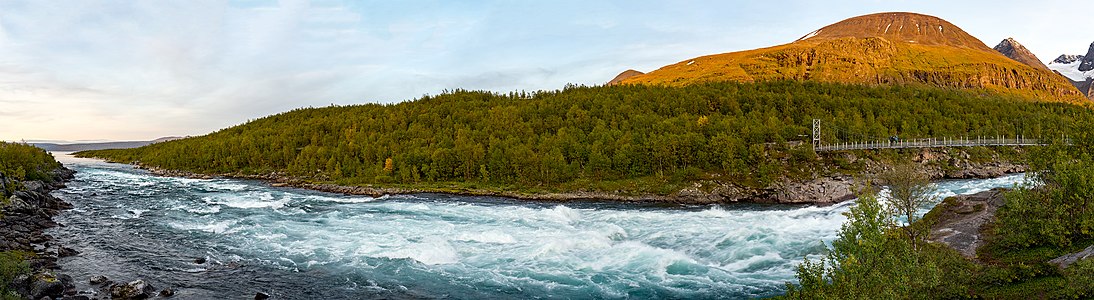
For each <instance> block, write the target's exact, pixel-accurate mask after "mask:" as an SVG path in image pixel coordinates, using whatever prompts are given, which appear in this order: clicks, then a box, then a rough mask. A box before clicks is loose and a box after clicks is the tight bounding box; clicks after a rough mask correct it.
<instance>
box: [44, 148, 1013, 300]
mask: <svg viewBox="0 0 1094 300" xmlns="http://www.w3.org/2000/svg"><path fill="white" fill-rule="evenodd" d="M57 156H58V159H59V160H61V161H62V162H63V163H65V164H66V166H68V167H69V168H72V169H74V170H76V171H77V172H78V173H76V179H75V180H73V181H72V182H70V183H68V188H65V189H62V190H59V191H56V192H54V195H56V196H58V197H60V198H62V199H64V200H66V201H68V202H70V203H72V204H73V205H74V206H75V208H74V209H72V210H68V211H66V212H64V213H62V214H61V215H60V216H58V217H57V218H56V220H57V221H58V223H61V224H63V225H64V227H58V228H55V229H53V230H52V231H51V234H52V235H53V236H55V237H56V239H57V240H58V241H59V242H61V243H62V244H64V245H66V246H68V247H71V248H74V249H76V250H78V251H80V252H81V254H80V255H78V256H74V257H67V258H63V259H61V260H60V261H59V264H60V265H61V267H62V268H63V271H64V272H65V273H67V274H69V275H72V276H73V277H74V278H76V281H77V282H78V283H81V286H80V288H81V289H85V290H86V289H91V287H89V286H88V285H87V280H88V278H90V277H91V276H93V275H106V276H107V277H109V278H111V279H113V280H115V281H128V280H132V279H135V278H143V279H145V280H146V281H148V282H151V283H152V284H153V285H155V286H156V287H160V288H163V287H172V288H174V289H176V292H177V296H176V298H178V299H239V298H249V297H253V296H254V295H255V293H256V292H263V293H267V294H270V295H272V296H273V297H274V298H275V299H318V298H322V299H361V298H386V299H436V298H446V299H535V298H542V299H581V298H608V299H621V298H640V299H645V298H688V299H707V298H730V299H733V298H754V297H765V296H773V295H778V294H780V293H782V291H783V289H784V287H785V283H786V282H789V281H793V280H794V273H795V267H796V265H797V264H798V263H800V262H801V261H802V259H803V258H805V257H813V258H818V257H821V256H822V255H823V253H824V247H825V243H827V242H830V241H832V240H833V239H835V238H836V234H837V232H838V230H839V228H840V225H841V224H842V223H843V222H844V221H845V220H846V218H845V217H844V216H843V215H842V213H843V212H845V211H847V209H848V208H849V207H850V206H851V205H853V202H850V201H849V202H844V203H841V204H837V205H831V206H785V205H745V204H741V205H702V206H663V205H640V204H614V203H596V202H573V203H565V204H559V203H538V202H527V201H518V200H511V199H505V198H493V197H469V196H452V195H436V194H422V195H407V196H389V197H380V198H370V197H362V196H343V195H336V194H328V193H321V192H314V191H308V190H301V189H294V188H278V187H271V186H269V185H266V184H264V183H262V182H258V181H248V180H234V179H213V180H199V179H186V178H170V177H157V176H153V175H150V174H148V173H147V172H145V171H142V170H136V169H133V168H132V167H131V166H127V165H118V164H107V163H102V162H99V161H95V160H87V159H77V158H73V157H71V156H67V155H63V154H59V155H57ZM1023 178H1024V177H1023V176H1022V175H1011V176H1006V177H1002V178H996V179H987V180H954V181H944V182H939V183H938V184H937V187H938V192H937V193H938V196H941V197H944V196H950V195H955V194H969V193H975V192H979V191H983V190H987V189H990V188H994V187H1008V186H1012V185H1014V184H1016V183H1019V182H1021V181H1022V180H1023ZM924 209H926V208H924ZM198 258H204V259H206V260H207V262H205V263H196V262H195V259H198Z"/></svg>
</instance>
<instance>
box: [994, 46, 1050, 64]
mask: <svg viewBox="0 0 1094 300" xmlns="http://www.w3.org/2000/svg"><path fill="white" fill-rule="evenodd" d="M993 49H995V51H999V53H1000V54H1003V55H1004V56H1006V57H1009V58H1010V59H1013V60H1016V61H1018V62H1020V63H1023V64H1026V65H1027V66H1030V67H1034V68H1038V69H1042V70H1046V71H1049V69H1048V67H1046V66H1045V64H1044V63H1042V62H1041V59H1039V58H1037V55H1033V52H1030V51H1029V49H1026V47H1025V46H1022V44H1021V43H1018V41H1016V40H1014V38H1007V39H1005V40H1003V41H1002V42H999V45H995V48H993Z"/></svg>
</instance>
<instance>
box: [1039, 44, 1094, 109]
mask: <svg viewBox="0 0 1094 300" xmlns="http://www.w3.org/2000/svg"><path fill="white" fill-rule="evenodd" d="M1048 68H1049V69H1051V70H1053V71H1056V72H1057V73H1059V74H1060V75H1063V76H1064V77H1066V78H1067V79H1068V80H1069V81H1071V84H1073V85H1075V87H1076V88H1078V89H1079V91H1080V92H1082V93H1083V94H1084V95H1086V96H1087V98H1089V99H1092V100H1094V89H1092V88H1094V43H1091V44H1090V47H1089V48H1088V49H1087V50H1086V55H1077V54H1071V55H1069V54H1063V55H1060V57H1057V58H1056V59H1055V60H1053V61H1051V62H1049V63H1048Z"/></svg>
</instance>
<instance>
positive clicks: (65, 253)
mask: <svg viewBox="0 0 1094 300" xmlns="http://www.w3.org/2000/svg"><path fill="white" fill-rule="evenodd" d="M76 255H80V251H76V250H75V249H72V248H69V247H65V246H61V247H57V256H58V257H69V256H76Z"/></svg>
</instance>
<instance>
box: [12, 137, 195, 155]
mask: <svg viewBox="0 0 1094 300" xmlns="http://www.w3.org/2000/svg"><path fill="white" fill-rule="evenodd" d="M177 139H181V137H175V136H172V137H162V138H158V139H155V140H151V141H124V142H101V143H71V144H70V143H30V144H31V145H33V146H35V147H38V148H42V149H44V150H46V151H57V152H71V151H86V150H102V149H130V148H137V147H144V146H147V145H151V144H155V143H160V142H167V141H173V140H177Z"/></svg>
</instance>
